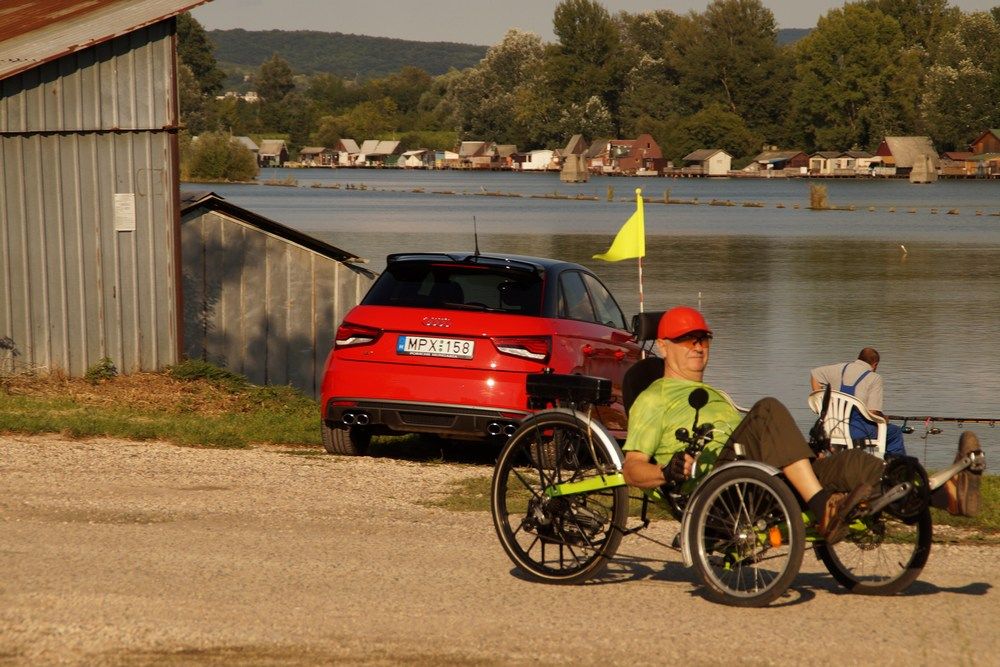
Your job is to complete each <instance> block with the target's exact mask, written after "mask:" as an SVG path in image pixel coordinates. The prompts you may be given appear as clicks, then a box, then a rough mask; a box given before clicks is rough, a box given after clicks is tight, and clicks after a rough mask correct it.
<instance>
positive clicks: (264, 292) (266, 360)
mask: <svg viewBox="0 0 1000 667" xmlns="http://www.w3.org/2000/svg"><path fill="white" fill-rule="evenodd" d="M181 238H182V243H183V250H182V253H181V254H182V265H183V284H184V310H185V313H184V323H185V329H184V354H185V356H187V357H190V358H195V359H204V360H206V361H210V362H212V363H214V364H216V365H219V366H223V367H226V368H229V369H230V370H233V371H235V372H237V373H242V374H243V375H246V376H247V377H248V378H249V379H250V380H251V381H253V382H256V383H258V384H264V383H267V384H291V385H292V386H294V387H297V388H299V389H301V390H302V391H303V392H305V393H306V394H311V395H315V396H318V395H319V391H320V385H321V383H322V380H323V367H324V363H325V361H326V356H327V354H328V353H329V351H330V347H331V345H332V344H333V337H334V334H335V332H336V330H337V326H338V325H339V324H340V322H341V321H342V320H343V319H344V316H345V315H346V314H347V311H348V310H350V309H351V308H352V307H353V306H354V305H356V304H357V303H358V301H359V300H360V299H361V296H362V295H363V294H364V293H365V292H366V291H367V290H368V287H369V285H370V284H371V281H372V279H373V278H374V274H373V273H372V272H371V271H369V270H367V269H365V268H362V267H358V266H353V265H351V264H348V263H347V262H348V261H350V260H352V259H357V257H355V256H354V255H352V254H351V253H348V252H345V251H343V250H341V249H339V248H336V247H334V246H332V245H329V244H328V243H324V242H323V241H320V240H318V239H316V238H314V237H311V236H309V235H307V234H303V233H301V232H298V231H296V230H294V229H291V228H290V227H286V226H285V225H282V224H280V223H278V222H275V221H274V220H269V219H268V218H265V217H263V216H260V215H257V214H255V213H252V212H251V211H248V210H246V209H243V208H240V207H239V206H236V205H234V204H232V203H230V202H228V201H226V200H225V199H223V198H222V197H220V196H218V195H216V194H214V193H211V192H197V193H184V195H182V197H181Z"/></svg>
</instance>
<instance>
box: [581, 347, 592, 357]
mask: <svg viewBox="0 0 1000 667" xmlns="http://www.w3.org/2000/svg"><path fill="white" fill-rule="evenodd" d="M580 352H582V353H583V356H585V357H589V356H592V355H593V354H594V348H593V347H591V346H590V345H584V346H583V347H581V348H580Z"/></svg>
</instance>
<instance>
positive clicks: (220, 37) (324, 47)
mask: <svg viewBox="0 0 1000 667" xmlns="http://www.w3.org/2000/svg"><path fill="white" fill-rule="evenodd" d="M810 32H811V30H810V29H803V28H787V29H782V30H779V31H778V43H779V44H790V43H792V42H795V41H797V40H799V39H801V38H802V37H805V36H806V35H808V34H809V33H810ZM208 36H209V38H210V39H211V40H212V43H213V44H215V59H216V60H218V61H219V64H220V65H221V66H222V67H223V68H224V69H226V70H234V69H235V70H240V71H247V70H252V69H256V68H258V67H260V65H261V63H263V62H264V61H265V60H267V59H268V58H270V57H271V56H272V55H273V54H275V53H277V54H278V55H280V56H281V57H282V58H284V59H285V60H286V61H287V62H288V64H289V66H291V68H292V70H293V71H295V72H299V73H302V74H316V73H320V72H327V73H330V74H336V75H338V76H341V77H345V78H349V79H353V78H354V77H358V78H360V79H369V78H372V77H381V76H386V75H387V74H392V73H394V72H398V71H399V69H400V68H401V67H403V66H404V65H413V66H414V67H419V68H420V69H422V70H424V71H425V72H427V73H428V74H431V75H434V76H436V75H438V74H444V73H445V72H447V71H448V70H449V68H452V67H454V68H455V69H464V68H466V67H471V66H473V65H475V64H476V63H478V62H479V61H480V60H481V59H482V58H483V56H485V55H486V49H487V48H489V47H487V46H477V45H475V44H458V43H455V42H414V41H410V40H405V39H391V38H389V37H368V36H366V35H347V34H344V33H340V32H318V31H315V30H262V31H248V30H240V29H235V30H209V31H208Z"/></svg>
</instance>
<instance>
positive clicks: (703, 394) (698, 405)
mask: <svg viewBox="0 0 1000 667" xmlns="http://www.w3.org/2000/svg"><path fill="white" fill-rule="evenodd" d="M688 405H690V406H691V407H692V408H694V409H695V410H701V409H702V408H703V407H705V406H706V405H708V392H707V391H705V389H704V388H703V387H698V388H697V389H693V390H692V391H691V393H690V394H688Z"/></svg>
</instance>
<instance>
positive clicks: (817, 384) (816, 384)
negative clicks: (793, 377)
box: [809, 373, 823, 391]
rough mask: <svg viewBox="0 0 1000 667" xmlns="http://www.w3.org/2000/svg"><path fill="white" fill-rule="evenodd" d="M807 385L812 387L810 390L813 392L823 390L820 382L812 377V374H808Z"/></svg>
mask: <svg viewBox="0 0 1000 667" xmlns="http://www.w3.org/2000/svg"><path fill="white" fill-rule="evenodd" d="M809 384H811V385H812V390H813V391H819V390H820V389H822V388H823V385H822V384H820V381H819V380H817V379H816V376H815V375H813V374H811V373H810V374H809Z"/></svg>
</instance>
